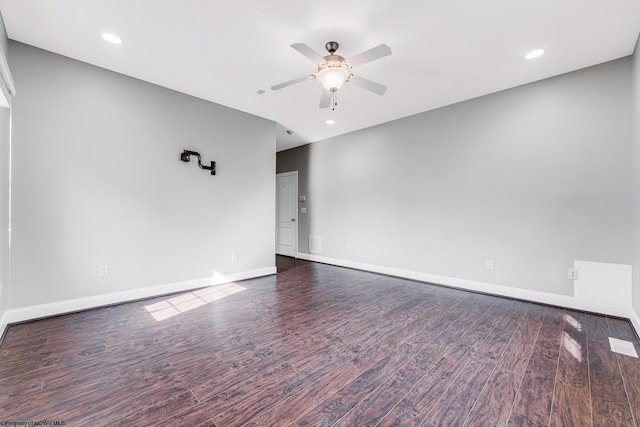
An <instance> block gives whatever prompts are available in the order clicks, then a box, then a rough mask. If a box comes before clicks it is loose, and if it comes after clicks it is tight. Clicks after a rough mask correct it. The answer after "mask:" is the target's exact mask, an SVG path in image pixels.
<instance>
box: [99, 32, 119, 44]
mask: <svg viewBox="0 0 640 427" xmlns="http://www.w3.org/2000/svg"><path fill="white" fill-rule="evenodd" d="M102 38H103V39H105V40H106V41H108V42H109V43H113V44H122V40H121V39H120V37H118V36H116V35H115V34H111V33H102Z"/></svg>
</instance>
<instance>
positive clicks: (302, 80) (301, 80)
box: [271, 76, 313, 90]
mask: <svg viewBox="0 0 640 427" xmlns="http://www.w3.org/2000/svg"><path fill="white" fill-rule="evenodd" d="M312 78H313V77H311V76H302V77H298V78H297V79H293V80H289V81H288V82H284V83H280V84H279V85H275V86H271V90H280V89H282V88H285V87H287V86H291V85H294V84H296V83H302V82H304V81H306V80H311V79H312Z"/></svg>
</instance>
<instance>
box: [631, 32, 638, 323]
mask: <svg viewBox="0 0 640 427" xmlns="http://www.w3.org/2000/svg"><path fill="white" fill-rule="evenodd" d="M632 111H633V213H634V215H633V270H634V274H633V308H634V310H635V311H636V313H639V314H640V38H639V39H638V41H637V42H636V48H635V51H634V55H633V110H632Z"/></svg>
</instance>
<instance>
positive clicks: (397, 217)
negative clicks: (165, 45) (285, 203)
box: [277, 58, 632, 295]
mask: <svg viewBox="0 0 640 427" xmlns="http://www.w3.org/2000/svg"><path fill="white" fill-rule="evenodd" d="M630 85H631V59H630V58H624V59H621V60H618V61H614V62H610V63H606V64H602V65H599V66H596V67H592V68H589V69H585V70H581V71H577V72H574V73H570V74H566V75H562V76H559V77H555V78H552V79H548V80H544V81H540V82H537V83H533V84H529V85H526V86H521V87H518V88H514V89H510V90H507V91H503V92H500V93H496V94H492V95H488V96H485V97H481V98H477V99H474V100H471V101H466V102H463V103H459V104H455V105H451V106H448V107H445V108H441V109H438V110H434V111H430V112H426V113H423V114H419V115H416V116H412V117H408V118H405V119H401V120H397V121H394V122H390V123H386V124H383V125H379V126H376V127H372V128H369V129H365V130H362V131H358V132H354V133H351V134H347V135H343V136H340V137H336V138H332V139H329V140H326V141H323V142H319V143H314V144H311V145H308V146H304V147H299V148H296V149H292V150H288V151H283V152H280V153H278V160H277V172H279V173H280V172H286V171H291V170H298V171H299V172H300V175H299V176H300V187H299V188H300V194H301V195H306V196H307V202H306V203H305V205H306V207H307V209H308V211H307V212H308V213H307V214H306V215H303V214H301V215H299V218H300V234H299V236H300V242H299V247H300V251H301V252H306V251H307V249H308V242H307V240H308V236H309V234H312V235H318V236H321V238H322V254H321V255H322V256H326V257H331V258H337V259H341V260H350V261H356V262H362V263H368V264H373V265H379V266H388V267H394V268H400V269H406V270H411V271H417V272H424V273H430V274H437V275H443V276H449V277H456V278H462V279H470V280H477V281H484V282H490V283H496V284H502V285H507V286H513V287H519V288H527V289H533V290H539V291H544V292H551V293H557V294H563V295H571V294H572V293H573V282H572V281H570V280H568V279H567V269H568V268H570V267H572V266H573V261H574V260H575V259H581V260H589V261H600V262H609V263H623V264H630V263H631V161H630V156H631V148H632V147H631V108H630V107H631V91H630V90H629V88H630ZM336 113H338V114H339V111H336ZM301 205H302V204H301ZM487 259H491V260H493V261H494V269H493V270H487V269H486V260H487Z"/></svg>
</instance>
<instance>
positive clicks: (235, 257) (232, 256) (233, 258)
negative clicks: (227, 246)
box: [231, 252, 238, 261]
mask: <svg viewBox="0 0 640 427" xmlns="http://www.w3.org/2000/svg"><path fill="white" fill-rule="evenodd" d="M237 260H238V252H231V261H237Z"/></svg>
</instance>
